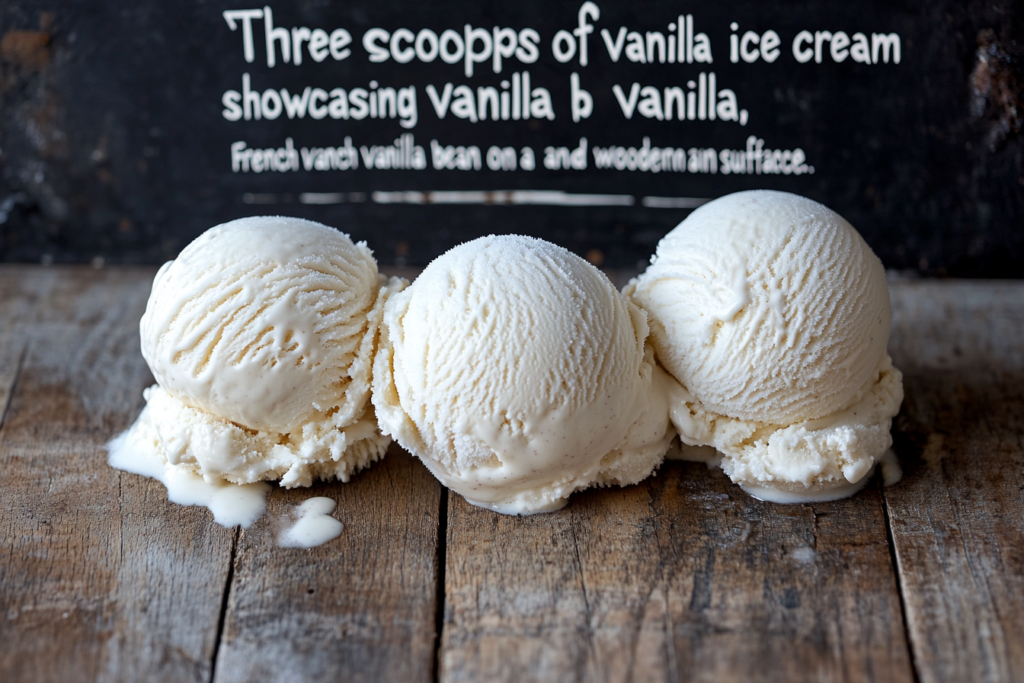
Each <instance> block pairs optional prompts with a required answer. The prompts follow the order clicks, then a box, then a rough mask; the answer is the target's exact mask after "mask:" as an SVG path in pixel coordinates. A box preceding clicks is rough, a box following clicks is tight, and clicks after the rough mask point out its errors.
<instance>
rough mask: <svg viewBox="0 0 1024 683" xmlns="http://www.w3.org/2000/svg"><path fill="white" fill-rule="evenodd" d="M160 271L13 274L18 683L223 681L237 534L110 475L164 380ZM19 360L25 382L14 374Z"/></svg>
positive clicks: (9, 458)
mask: <svg viewBox="0 0 1024 683" xmlns="http://www.w3.org/2000/svg"><path fill="white" fill-rule="evenodd" d="M152 274H153V271H152V270H151V269H145V270H118V271H105V272H95V271H92V270H90V269H80V268H76V269H52V270H43V269H29V268H5V269H3V270H2V271H0V283H2V284H0V291H2V292H3V293H4V294H5V296H4V297H3V300H4V301H5V302H9V301H11V300H20V301H21V302H22V306H21V308H20V312H15V313H14V314H13V317H14V320H13V321H12V320H11V319H10V318H9V317H7V316H8V315H11V311H12V309H11V306H10V304H9V303H6V304H3V306H4V309H3V313H2V315H4V316H5V320H4V321H3V323H2V324H0V329H4V330H5V332H4V336H5V340H4V341H3V342H2V344H0V352H2V354H3V361H0V368H4V370H3V372H0V376H3V377H4V378H5V382H6V383H7V386H9V387H13V390H12V391H10V392H9V393H10V400H9V405H8V409H7V412H6V415H5V417H4V422H3V427H2V430H0V468H2V469H3V472H4V475H5V485H4V490H3V501H4V503H3V505H2V506H0V533H2V535H3V543H2V545H0V605H3V612H4V614H3V617H2V618H0V672H3V676H2V678H3V680H4V681H72V680H74V681H77V680H124V681H138V680H147V679H149V680H152V679H161V680H180V681H189V680H195V681H199V680H203V681H205V680H209V677H210V663H211V658H212V653H213V646H214V644H215V642H216V626H217V618H218V616H219V605H220V596H221V595H222V593H223V590H224V585H225V578H226V575H227V570H228V566H229V564H228V559H229V555H230V548H231V535H232V532H231V531H229V530H227V529H222V528H220V527H217V526H215V525H213V524H212V523H211V521H210V520H209V513H207V512H206V511H205V510H199V509H197V508H182V507H179V506H176V505H169V504H167V502H166V495H165V493H164V491H163V487H162V486H161V485H160V484H157V483H154V482H151V481H149V480H145V479H143V478H141V477H137V476H134V475H128V474H122V473H120V472H118V471H116V470H113V469H111V468H109V467H108V466H107V464H106V454H105V451H104V449H103V444H104V443H105V442H106V441H107V440H108V439H109V438H110V437H112V436H113V435H114V434H116V433H117V432H118V431H120V430H122V429H124V428H125V427H127V426H128V424H129V423H130V421H131V419H133V418H134V416H135V415H136V414H137V413H138V412H139V410H140V409H141V405H142V398H141V391H142V388H143V387H144V386H146V384H148V383H149V382H150V381H151V378H150V376H149V372H148V370H147V369H146V367H145V364H144V363H143V361H142V358H141V356H140V354H139V349H138V331H137V329H138V327H137V326H138V319H139V316H140V315H141V314H142V310H143V308H144V306H145V300H146V297H147V295H148V289H149V287H148V283H149V281H150V280H151V278H152ZM12 353H13V354H16V355H18V358H19V360H18V361H14V368H15V372H14V373H13V381H8V378H10V377H12V375H11V373H10V371H9V368H10V367H11V363H12V360H11V354H12Z"/></svg>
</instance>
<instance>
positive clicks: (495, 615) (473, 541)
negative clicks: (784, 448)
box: [440, 462, 913, 682]
mask: <svg viewBox="0 0 1024 683" xmlns="http://www.w3.org/2000/svg"><path fill="white" fill-rule="evenodd" d="M448 520H449V529H448V547H447V569H446V575H445V578H446V605H445V616H444V632H443V637H442V648H441V653H440V658H441V659H440V662H441V669H440V680H442V681H450V682H455V681H480V680H486V681H525V680H545V681H628V680H643V681H646V680H666V681H675V680H706V681H754V680H780V681H801V680H807V681H828V680H837V681H839V680H865V679H868V678H873V679H875V680H886V681H911V680H913V677H912V672H911V669H910V661H909V653H908V650H907V645H906V641H905V637H904V630H903V623H902V619H901V614H900V605H899V595H898V591H897V585H896V580H895V577H894V573H893V567H892V563H891V559H890V554H889V548H888V544H887V541H886V531H885V520H884V516H883V512H882V500H881V496H880V494H879V491H878V487H877V486H873V487H871V488H870V489H868V490H866V491H865V492H863V493H862V494H861V495H859V496H858V497H856V498H854V499H852V500H847V501H838V502H835V503H826V504H815V505H798V506H779V505H773V504H770V503H763V502H761V501H757V500H755V499H753V498H750V497H749V496H747V495H746V494H745V493H743V492H742V491H740V490H739V489H738V488H737V487H735V486H734V485H733V484H732V483H731V482H729V480H728V479H727V478H725V477H724V476H723V475H721V474H719V473H714V472H710V471H708V469H707V468H706V467H705V466H703V465H698V464H693V463H679V462H672V463H667V464H666V465H665V466H663V468H662V471H661V472H660V474H659V475H658V476H657V477H655V478H654V479H652V480H649V481H648V482H645V483H643V484H640V485H638V486H633V487H629V488H625V489H608V490H602V491H592V492H586V493H583V494H578V495H576V496H574V498H573V499H572V500H571V502H570V504H569V507H567V508H566V509H564V510H561V511H559V512H556V513H553V514H549V515H539V516H535V517H528V518H512V517H502V516H498V515H494V514H492V513H490V512H487V511H485V510H481V509H478V508H474V507H472V506H471V505H469V504H467V503H466V502H465V501H464V500H462V499H461V498H460V497H458V496H456V495H454V494H453V495H452V497H451V503H450V506H449V517H448Z"/></svg>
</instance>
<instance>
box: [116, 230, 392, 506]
mask: <svg viewBox="0 0 1024 683" xmlns="http://www.w3.org/2000/svg"><path fill="white" fill-rule="evenodd" d="M400 288H401V283H398V282H391V283H387V282H385V279H384V278H383V277H382V276H380V275H379V274H378V272H377V264H376V262H375V261H374V259H373V256H372V254H371V252H370V250H369V249H368V248H367V247H366V245H365V244H364V243H359V244H354V243H353V242H352V241H351V240H350V239H349V238H348V236H347V235H345V234H343V233H341V232H338V231H337V230H333V229H331V228H328V227H326V226H324V225H320V224H318V223H313V222H311V221H306V220H301V219H297V218H281V217H256V218H243V219H240V220H236V221H232V222H230V223H225V224H223V225H219V226H217V227H214V228H211V229H210V230H208V231H207V232H205V233H204V234H202V235H201V236H200V237H199V238H197V239H196V240H195V241H194V242H192V243H191V244H189V245H188V246H187V247H186V248H185V249H184V250H183V251H182V252H181V254H180V255H179V256H178V258H176V259H175V260H174V261H171V262H169V263H166V264H165V265H164V266H163V267H162V268H161V269H160V271H159V273H158V274H157V276H156V278H155V280H154V282H153V290H152V293H151V295H150V298H149V302H148V304H147V307H146V312H145V314H144V315H143V317H142V322H141V324H140V331H141V339H142V354H143V356H144V357H145V359H146V362H147V363H148V364H149V367H150V369H151V370H152V372H153V376H154V377H155V378H156V381H157V384H158V385H159V386H158V387H153V388H151V389H150V390H148V391H147V393H146V396H147V401H148V402H149V405H148V407H147V409H146V411H145V412H144V413H143V415H142V416H141V417H140V419H139V422H138V424H137V425H136V427H133V429H137V430H139V431H140V432H145V434H146V438H145V439H143V441H145V442H146V443H150V444H151V445H152V447H153V448H154V449H156V450H157V451H159V452H160V454H161V455H162V456H163V457H165V458H166V459H167V461H168V462H169V463H171V464H172V465H182V466H187V467H191V468H193V469H195V470H197V471H198V473H200V474H202V475H204V476H205V477H208V478H222V479H226V480H228V481H233V482H236V483H247V482H251V481H259V480H262V479H279V478H280V479H281V480H282V483H283V484H284V485H286V486H294V485H308V484H309V483H311V480H312V479H313V478H314V477H323V478H326V477H331V476H337V477H340V478H342V479H347V477H348V475H349V474H350V473H351V472H353V471H355V470H357V469H359V468H360V467H362V466H365V465H366V464H368V463H369V462H372V461H373V460H375V459H376V458H377V457H379V456H380V455H381V454H382V453H383V451H384V449H385V448H386V447H387V444H388V442H389V439H387V438H386V437H384V436H382V435H381V434H380V433H379V431H378V430H377V429H376V420H375V417H374V414H373V409H372V405H371V404H370V401H369V394H370V370H371V367H372V358H373V352H374V346H375V343H376V339H377V334H376V332H377V324H378V322H379V318H380V314H381V312H382V308H383V303H384V300H385V299H386V296H387V294H388V293H389V292H391V291H395V290H397V289H400ZM138 441H139V440H138V439H136V440H135V442H138Z"/></svg>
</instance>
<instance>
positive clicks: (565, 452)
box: [373, 236, 673, 514]
mask: <svg viewBox="0 0 1024 683" xmlns="http://www.w3.org/2000/svg"><path fill="white" fill-rule="evenodd" d="M647 332H648V330H647V323H646V316H645V315H644V313H643V312H642V311H641V310H640V309H639V308H637V307H636V306H635V305H633V304H632V303H631V302H630V301H629V300H628V299H627V298H626V297H624V296H622V295H621V294H620V293H619V292H617V291H616V290H615V288H614V287H613V286H612V284H611V282H609V280H608V278H607V277H605V275H604V274H603V273H601V272H600V271H598V270H597V269H596V268H594V267H593V266H592V265H590V264H589V263H587V262H586V261H584V260H582V259H580V258H579V257H577V256H575V255H573V254H571V253H570V252H568V251H566V250H564V249H562V248H560V247H557V246H555V245H553V244H550V243H547V242H544V241H542V240H537V239H533V238H528V237H519V236H500V237H495V236H490V237H485V238H481V239H477V240H474V241H472V242H469V243H466V244H463V245H461V246H458V247H456V248H454V249H452V250H451V251H449V252H448V253H446V254H444V255H443V256H441V257H439V258H438V259H436V260H435V261H433V262H432V263H431V264H430V265H429V266H428V267H427V268H426V269H425V270H424V271H423V273H422V274H421V275H420V276H419V278H417V279H416V281H415V282H414V283H413V285H412V286H411V287H409V288H408V289H407V290H405V291H403V292H401V293H400V294H396V295H394V296H393V297H392V298H391V299H389V301H388V302H387V304H386V306H385V311H384V321H383V323H382V326H381V343H380V349H379V351H378V352H377V356H376V359H375V362H374V378H373V384H374V390H373V401H374V405H375V407H376V409H377V415H378V419H379V421H380V425H381V429H382V430H383V431H384V432H385V433H387V434H390V435H391V436H393V437H394V438H395V439H396V440H397V441H398V442H399V443H400V444H402V445H403V446H404V447H406V448H407V449H409V450H410V451H411V452H413V453H414V454H415V455H417V456H418V457H419V458H420V459H421V460H422V461H423V462H424V463H425V464H426V465H427V467H428V468H430V470H431V471H432V472H433V473H434V474H435V475H436V476H437V477H438V479H440V480H441V482H442V483H444V484H445V485H447V486H448V487H449V488H451V489H453V490H454V491H456V492H458V493H460V494H462V495H463V496H464V497H465V498H466V499H467V500H468V501H469V502H471V503H473V504H476V505H480V506H483V507H487V508H490V509H492V510H496V511H499V512H504V513H509V514H529V513H534V512H546V511H549V510H554V509H557V508H559V507H561V506H563V505H564V504H565V502H566V499H567V498H568V496H569V494H571V493H572V492H573V491H576V490H578V489H582V488H586V487H588V486H590V485H593V484H611V483H615V484H623V485H624V484H629V483H635V482H636V481H639V480H640V479H643V478H644V477H646V476H648V475H649V474H650V473H651V472H652V471H653V470H654V468H655V467H657V466H658V464H659V463H660V462H661V459H662V457H663V455H664V453H665V451H666V450H667V448H668V445H669V442H670V440H671V438H672V436H673V435H672V433H671V429H670V425H669V420H668V414H667V403H666V400H665V387H664V386H663V385H662V383H661V381H662V375H663V373H661V371H660V370H658V369H657V368H655V367H654V364H653V356H652V355H651V353H650V352H649V351H648V353H647V355H646V357H645V350H646V349H645V341H646V338H647Z"/></svg>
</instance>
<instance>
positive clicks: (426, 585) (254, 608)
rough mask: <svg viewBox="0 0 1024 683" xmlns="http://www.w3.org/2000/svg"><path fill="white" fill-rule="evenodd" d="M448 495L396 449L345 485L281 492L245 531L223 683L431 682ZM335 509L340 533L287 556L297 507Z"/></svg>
mask: <svg viewBox="0 0 1024 683" xmlns="http://www.w3.org/2000/svg"><path fill="white" fill-rule="evenodd" d="M441 495H442V490H441V486H440V485H439V484H438V483H437V481H436V480H435V479H434V478H433V477H432V476H431V475H430V474H429V472H427V470H426V469H425V468H424V467H423V466H422V465H421V464H420V463H419V462H418V461H416V460H414V459H413V458H412V456H410V455H409V454H408V453H406V452H404V451H403V450H402V449H401V448H399V447H398V446H396V445H394V444H393V445H392V446H391V448H390V450H389V452H388V454H387V455H386V456H385V458H384V460H383V461H381V462H378V463H376V464H374V465H373V466H372V467H370V468H369V469H368V470H367V471H364V472H362V473H360V474H357V475H356V476H354V477H353V478H352V480H351V481H350V482H349V483H347V484H319V485H316V486H314V487H312V488H311V489H301V490H292V491H286V490H283V489H275V490H273V491H272V492H271V494H270V497H269V499H268V509H267V514H266V515H265V516H264V517H263V518H262V519H261V520H260V521H258V522H257V523H256V524H254V525H253V526H252V527H251V528H250V529H248V530H245V531H242V533H241V535H240V537H239V543H238V555H237V559H236V562H235V572H234V581H233V582H232V587H231V594H230V597H229V601H228V612H227V620H226V623H225V628H224V636H223V642H222V644H221V647H220V654H219V656H218V658H217V670H216V677H215V678H214V680H215V681H216V683H232V682H235V681H238V682H239V683H245V682H249V681H282V682H283V681H288V682H291V681H295V680H302V681H341V680H344V681H400V682H401V683H416V682H417V681H423V682H426V681H431V680H433V669H434V664H433V661H434V651H435V642H436V637H435V621H436V611H437V606H436V605H437V599H436V597H437V590H436V586H437V581H438V565H437V554H438V547H437V541H438V538H437V533H438V510H439V509H440V500H441ZM312 496H327V497H330V498H333V499H334V500H335V501H337V503H338V507H337V509H336V510H335V512H334V514H333V516H334V517H335V518H337V519H339V520H340V521H341V522H342V524H343V525H344V529H343V531H342V533H341V536H340V537H339V538H338V539H336V540H333V541H330V542H329V543H326V544H324V545H322V546H320V547H317V548H312V549H308V550H301V549H292V548H278V547H276V546H275V534H276V532H278V531H279V524H280V522H281V520H284V519H287V514H288V510H289V508H292V507H293V506H296V505H298V504H299V503H301V502H302V501H303V500H306V499H308V498H310V497H312Z"/></svg>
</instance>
